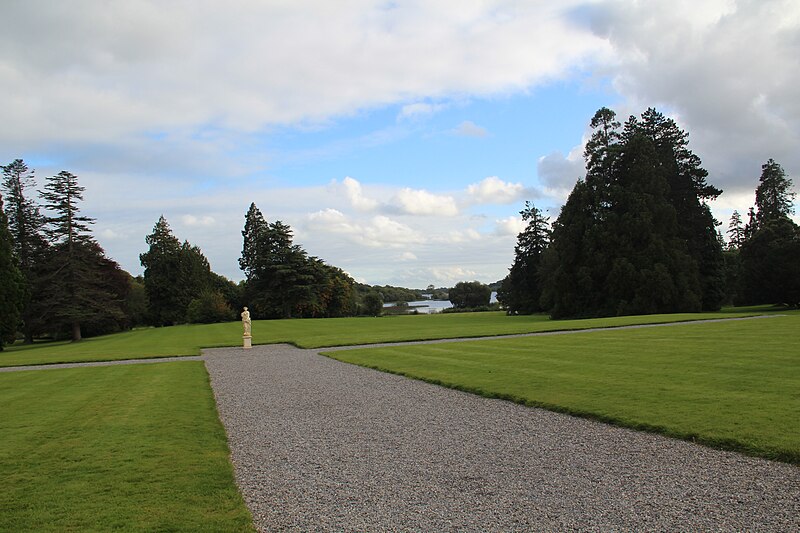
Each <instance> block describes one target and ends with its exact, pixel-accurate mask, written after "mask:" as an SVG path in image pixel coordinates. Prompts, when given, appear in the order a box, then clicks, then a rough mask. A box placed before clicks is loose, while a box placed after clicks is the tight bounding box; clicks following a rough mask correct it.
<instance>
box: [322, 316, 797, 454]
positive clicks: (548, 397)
mask: <svg viewBox="0 0 800 533" xmlns="http://www.w3.org/2000/svg"><path fill="white" fill-rule="evenodd" d="M798 331H800V314H798V313H797V312H793V313H791V314H789V315H788V316H780V317H771V318H767V319H756V320H745V321H733V322H723V323H707V324H688V325H682V326H676V327H666V328H648V329H633V330H608V331H600V332H586V333H581V334H575V335H557V336H546V337H524V338H513V339H497V340H488V341H474V342H464V343H446V344H435V345H414V346H396V347H387V348H374V349H356V350H346V351H338V352H328V353H327V354H326V355H328V356H329V357H332V358H335V359H338V360H341V361H346V362H349V363H355V364H359V365H362V366H367V367H371V368H376V369H379V370H383V371H388V372H393V373H397V374H402V375H405V376H409V377H413V378H417V379H422V380H425V381H429V382H432V383H436V384H440V385H445V386H448V387H453V388H457V389H461V390H466V391H470V392H474V393H478V394H482V395H484V396H488V397H496V398H503V399H508V400H512V401H515V402H519V403H523V404H526V405H532V406H541V407H545V408H548V409H551V410H556V411H562V412H566V413H570V414H575V415H579V416H585V417H591V418H596V419H599V420H602V421H606V422H611V423H614V424H617V425H621V426H626V427H631V428H636V429H644V430H648V431H654V432H658V433H661V434H664V435H668V436H672V437H677V438H681V439H686V440H692V441H697V442H701V443H703V444H707V445H710V446H714V447H717V448H722V449H730V450H736V451H741V452H745V453H748V454H751V455H758V456H762V457H766V458H770V459H777V460H781V461H786V462H790V463H795V464H800V417H798V416H797V413H800V350H799V349H798V347H799V346H800V345H799V344H798V340H797V332H798Z"/></svg>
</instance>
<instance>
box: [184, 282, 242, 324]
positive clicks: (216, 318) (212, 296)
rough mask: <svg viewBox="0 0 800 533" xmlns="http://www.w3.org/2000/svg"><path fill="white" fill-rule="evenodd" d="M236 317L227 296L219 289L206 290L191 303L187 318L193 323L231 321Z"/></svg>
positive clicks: (187, 310)
mask: <svg viewBox="0 0 800 533" xmlns="http://www.w3.org/2000/svg"><path fill="white" fill-rule="evenodd" d="M235 317H236V313H235V312H234V311H233V309H232V308H231V306H230V305H228V302H227V301H226V300H225V296H223V295H222V293H221V292H219V291H214V290H206V291H203V292H202V293H201V294H200V296H199V297H197V298H195V299H194V300H192V301H191V302H190V303H189V306H188V308H187V309H186V318H187V320H188V321H189V322H190V323H193V324H198V323H199V324H212V323H214V322H229V321H231V320H233V319H234V318H235Z"/></svg>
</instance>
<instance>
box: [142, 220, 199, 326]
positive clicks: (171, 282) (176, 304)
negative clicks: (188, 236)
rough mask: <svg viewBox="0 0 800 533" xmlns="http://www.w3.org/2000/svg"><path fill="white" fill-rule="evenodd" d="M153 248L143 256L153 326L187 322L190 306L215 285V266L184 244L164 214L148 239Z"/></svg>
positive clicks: (146, 240)
mask: <svg viewBox="0 0 800 533" xmlns="http://www.w3.org/2000/svg"><path fill="white" fill-rule="evenodd" d="M145 242H146V243H147V244H148V245H150V248H149V249H148V251H147V252H145V253H143V254H141V255H139V260H140V261H141V263H142V266H143V267H144V268H145V270H144V286H145V290H146V291H147V299H148V301H149V302H150V323H151V324H152V325H154V326H169V325H173V324H179V323H182V322H184V321H185V320H186V310H187V308H188V307H189V303H190V302H191V301H192V300H194V299H195V298H197V297H199V296H200V294H201V293H202V292H203V291H205V290H207V289H208V288H209V287H210V286H211V284H212V273H211V267H210V266H209V264H208V260H207V259H206V258H205V256H204V255H203V253H202V251H201V250H200V248H198V247H197V246H192V245H191V244H189V242H188V241H185V242H184V243H183V244H181V243H180V241H179V240H178V239H177V237H175V236H174V235H173V234H172V230H171V229H170V227H169V223H168V222H167V220H166V219H165V218H164V216H163V215H162V216H161V217H159V219H158V222H156V225H155V226H154V227H153V233H151V234H150V235H148V236H147V237H146V238H145Z"/></svg>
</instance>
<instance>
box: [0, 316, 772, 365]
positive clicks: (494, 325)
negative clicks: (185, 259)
mask: <svg viewBox="0 0 800 533" xmlns="http://www.w3.org/2000/svg"><path fill="white" fill-rule="evenodd" d="M763 311H764V309H755V310H753V309H748V310H741V311H740V310H735V311H726V312H719V313H686V314H674V315H646V316H633V317H614V318H601V319H587V320H550V319H549V318H548V317H546V316H543V315H534V316H514V317H510V316H506V315H505V314H504V313H502V312H493V313H463V314H439V315H408V316H395V317H382V318H363V317H362V318H335V319H324V320H321V319H305V320H302V319H295V320H261V321H256V322H254V323H253V342H254V343H256V344H272V343H289V344H294V345H295V346H298V347H300V348H320V347H326V346H345V345H356V344H370V343H378V342H401V341H412V340H430V339H443V338H458V337H481V336H492V335H506V334H513V333H532V332H539V331H554V330H574V329H586V328H595V327H613V326H620V325H629V324H654V323H663V322H675V321H681V320H700V319H706V318H720V317H731V316H738V315H743V314H748V313H749V314H753V313H754V312H755V313H758V312H763ZM241 335H242V327H241V323H239V322H229V323H226V324H208V325H205V324H203V325H201V324H196V325H185V326H173V327H169V328H150V329H141V330H135V331H128V332H125V333H118V334H114V335H107V336H104V337H95V338H91V339H85V340H83V341H81V342H78V343H69V342H55V343H53V342H51V343H40V344H34V345H30V346H24V345H14V346H10V347H8V348H7V349H6V351H4V352H0V367H4V366H20V365H34V364H52V363H66V362H84V361H112V360H119V359H143V358H151V357H165V356H185V355H199V354H200V349H201V348H214V347H222V346H237V345H240V344H241V342H242V337H241Z"/></svg>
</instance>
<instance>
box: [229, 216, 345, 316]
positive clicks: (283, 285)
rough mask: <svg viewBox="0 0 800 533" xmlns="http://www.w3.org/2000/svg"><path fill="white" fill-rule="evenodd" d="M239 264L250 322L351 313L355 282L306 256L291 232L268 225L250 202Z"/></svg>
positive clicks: (340, 271)
mask: <svg viewBox="0 0 800 533" xmlns="http://www.w3.org/2000/svg"><path fill="white" fill-rule="evenodd" d="M242 237H243V245H242V255H241V257H240V258H239V266H240V268H241V269H242V271H243V272H244V274H245V276H246V281H245V285H244V290H243V296H242V299H243V303H246V304H247V305H248V307H250V309H251V312H252V313H253V317H254V318H290V317H337V316H349V315H352V314H354V313H355V310H356V305H355V292H354V289H353V284H354V282H353V280H352V278H350V276H349V275H347V274H346V273H345V272H344V271H342V270H341V269H338V268H335V267H332V266H329V265H326V264H325V263H324V262H323V261H322V260H320V259H319V258H317V257H312V256H309V255H308V254H307V253H306V251H305V250H303V248H302V247H301V246H299V245H297V244H294V242H293V236H292V229H291V228H290V227H289V226H288V225H286V224H284V223H283V222H281V221H280V220H278V221H276V222H273V223H269V222H267V221H266V219H265V218H264V216H263V215H262V213H261V211H260V210H259V209H258V207H256V205H255V204H254V203H252V204H250V208H249V209H248V211H247V213H246V214H245V225H244V229H243V230H242Z"/></svg>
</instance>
